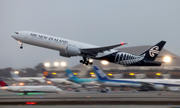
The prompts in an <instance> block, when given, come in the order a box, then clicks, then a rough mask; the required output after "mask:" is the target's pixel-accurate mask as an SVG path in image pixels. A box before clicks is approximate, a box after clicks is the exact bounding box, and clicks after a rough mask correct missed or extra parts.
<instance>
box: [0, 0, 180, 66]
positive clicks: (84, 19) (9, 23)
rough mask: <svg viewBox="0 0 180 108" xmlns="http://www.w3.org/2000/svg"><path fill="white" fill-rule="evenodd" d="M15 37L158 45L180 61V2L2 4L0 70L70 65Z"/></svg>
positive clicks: (37, 0) (74, 61)
mask: <svg viewBox="0 0 180 108" xmlns="http://www.w3.org/2000/svg"><path fill="white" fill-rule="evenodd" d="M14 31H34V32H38V33H43V34H48V35H52V36H57V37H62V38H67V39H70V40H75V41H80V42H84V43H88V44H94V45H97V46H109V45H114V44H118V43H120V42H127V43H129V44H128V45H125V46H122V48H124V47H131V46H141V45H154V44H156V43H158V42H159V41H161V40H165V41H167V43H166V45H165V47H164V48H165V49H166V50H169V51H171V52H173V53H174V54H176V55H179V56H180V45H179V42H180V0H0V38H1V39H0V68H7V67H12V68H27V67H30V68H33V67H35V66H36V65H37V64H39V63H45V62H50V63H51V64H52V63H53V62H55V61H57V62H62V61H66V62H67V66H68V67H73V66H75V65H78V64H80V63H79V60H80V59H81V57H71V58H65V57H61V56H59V52H58V51H55V50H50V49H46V48H41V47H36V46H32V45H28V44H24V48H23V49H20V48H19V47H20V45H19V43H18V42H17V41H16V40H14V39H13V38H12V37H11V34H12V33H13V32H14Z"/></svg>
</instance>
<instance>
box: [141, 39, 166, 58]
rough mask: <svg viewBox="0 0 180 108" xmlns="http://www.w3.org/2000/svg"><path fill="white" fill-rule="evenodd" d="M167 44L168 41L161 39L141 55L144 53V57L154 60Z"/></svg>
mask: <svg viewBox="0 0 180 108" xmlns="http://www.w3.org/2000/svg"><path fill="white" fill-rule="evenodd" d="M165 44H166V41H160V42H159V43H157V44H156V45H154V46H152V47H151V48H149V49H148V50H147V51H145V52H144V53H142V54H141V55H142V56H143V55H144V59H146V60H149V61H154V60H155V59H156V57H157V56H158V54H159V53H160V51H161V50H162V48H163V47H164V45H165Z"/></svg>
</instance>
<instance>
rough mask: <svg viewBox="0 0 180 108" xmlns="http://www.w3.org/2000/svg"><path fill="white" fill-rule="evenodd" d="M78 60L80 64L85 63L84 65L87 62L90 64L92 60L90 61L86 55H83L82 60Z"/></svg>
mask: <svg viewBox="0 0 180 108" xmlns="http://www.w3.org/2000/svg"><path fill="white" fill-rule="evenodd" d="M79 62H80V63H82V64H85V65H88V64H90V65H92V64H93V62H92V61H90V60H89V58H86V57H83V60H80V61H79Z"/></svg>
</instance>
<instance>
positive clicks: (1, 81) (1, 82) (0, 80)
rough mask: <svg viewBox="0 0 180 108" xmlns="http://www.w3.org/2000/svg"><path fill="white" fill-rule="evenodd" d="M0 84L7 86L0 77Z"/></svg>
mask: <svg viewBox="0 0 180 108" xmlns="http://www.w3.org/2000/svg"><path fill="white" fill-rule="evenodd" d="M0 86H1V87H4V86H8V85H7V84H6V83H5V82H4V81H3V79H2V78H0Z"/></svg>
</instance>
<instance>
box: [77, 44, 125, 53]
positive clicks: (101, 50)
mask: <svg viewBox="0 0 180 108" xmlns="http://www.w3.org/2000/svg"><path fill="white" fill-rule="evenodd" d="M126 44H127V43H123V42H122V43H120V44H116V45H111V46H106V47H97V48H87V49H80V51H81V52H82V53H85V54H90V55H91V56H96V55H97V54H98V53H102V52H104V51H109V50H111V49H113V48H116V47H118V46H122V45H126Z"/></svg>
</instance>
